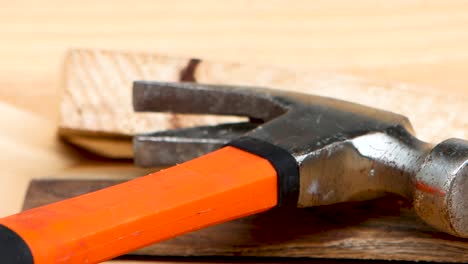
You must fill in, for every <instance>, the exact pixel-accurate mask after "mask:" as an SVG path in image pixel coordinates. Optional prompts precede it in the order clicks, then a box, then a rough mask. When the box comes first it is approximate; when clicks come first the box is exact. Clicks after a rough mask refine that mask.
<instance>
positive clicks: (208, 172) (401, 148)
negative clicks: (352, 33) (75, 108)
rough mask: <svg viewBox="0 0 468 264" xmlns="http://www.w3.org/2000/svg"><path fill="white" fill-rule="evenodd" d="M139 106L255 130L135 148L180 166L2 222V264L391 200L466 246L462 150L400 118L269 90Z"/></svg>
mask: <svg viewBox="0 0 468 264" xmlns="http://www.w3.org/2000/svg"><path fill="white" fill-rule="evenodd" d="M133 103H134V108H135V110H136V111H140V112H150V111H159V112H175V113H198V114H218V115H238V116H248V117H250V122H247V123H236V124H223V125H218V126H213V127H198V128H190V129H182V130H176V131H165V132H159V133H154V134H145V135H139V136H136V137H135V138H134V150H135V163H136V164H137V165H140V166H146V167H151V166H154V165H161V164H174V163H179V162H183V163H182V164H179V165H176V166H174V167H171V168H168V169H165V170H162V171H159V172H156V173H153V174H149V175H147V176H145V177H140V178H138V179H135V180H132V181H129V182H126V183H123V184H119V185H116V186H113V187H110V188H106V189H103V190H100V191H96V192H93V193H89V194H85V195H82V196H78V197H75V198H71V199H68V200H65V201H61V202H57V203H53V204H50V205H46V206H43V207H38V208H35V209H31V210H28V211H25V212H22V213H19V214H15V215H12V216H8V217H5V218H2V219H0V256H1V259H2V263H26V264H29V263H34V264H42V263H98V262H101V261H104V260H108V259H111V258H113V257H116V256H119V255H122V254H125V253H128V252H131V251H133V250H135V249H138V248H141V247H144V246H147V245H150V244H152V243H155V242H158V241H161V240H165V239H169V238H171V237H174V236H177V235H180V234H183V233H186V232H190V231H193V230H197V229H200V228H203V227H207V226H210V225H214V224H217V223H221V222H225V221H229V220H232V219H236V218H240V217H244V216H247V215H251V214H255V213H259V212H262V211H265V210H268V209H271V208H272V207H275V206H283V207H309V206H318V205H327V204H334V203H341V202H349V201H361V200H367V199H372V198H376V197H378V196H381V195H384V194H385V193H396V194H399V195H402V196H404V197H407V198H408V199H412V200H413V204H414V208H415V210H416V212H417V213H418V215H419V216H420V217H421V218H422V219H423V220H424V221H426V222H427V223H428V224H430V225H432V226H434V227H435V228H438V229H439V230H441V231H444V232H447V233H450V234H452V235H455V236H460V237H468V165H467V164H468V142H467V141H465V140H462V139H448V140H445V141H443V142H441V143H439V144H437V145H435V146H432V145H431V144H428V143H425V142H422V141H420V140H418V139H416V138H415V137H414V136H413V130H412V128H411V125H410V123H409V121H408V120H407V118H405V117H403V116H401V115H398V114H394V113H390V112H386V111H382V110H377V109H373V108H369V107H365V106H362V105H358V104H354V103H349V102H344V101H340V100H336V99H330V98H325V97H317V96H312V95H306V94H301V93H292V92H285V91H280V90H271V89H266V88H254V87H233V86H221V85H202V84H195V83H160V82H146V81H145V82H135V83H134V87H133ZM206 153H208V154H206ZM191 158H194V159H192V160H190V161H186V162H184V161H185V160H188V159H191Z"/></svg>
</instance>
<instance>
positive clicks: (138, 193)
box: [0, 147, 277, 264]
mask: <svg viewBox="0 0 468 264" xmlns="http://www.w3.org/2000/svg"><path fill="white" fill-rule="evenodd" d="M276 203H277V176H276V171H275V169H274V167H273V166H272V165H271V164H270V163H269V162H268V161H267V160H266V159H263V158H261V157H259V156H256V155H254V154H250V153H248V152H245V151H243V150H239V149H237V148H234V147H224V148H222V149H220V150H217V151H215V152H212V153H210V154H207V155H205V156H202V157H200V158H197V159H194V160H191V161H188V162H185V163H183V164H180V165H177V166H174V167H171V168H169V169H166V170H162V171H159V172H156V173H153V174H149V175H147V176H145V177H141V178H138V179H135V180H132V181H129V182H126V183H122V184H119V185H116V186H113V187H110V188H106V189H103V190H99V191H96V192H93V193H89V194H85V195H82V196H78V197H75V198H71V199H68V200H65V201H61V202H57V203H53V204H50V205H46V206H43V207H38V208H35V209H31V210H28V211H25V212H22V213H19V214H16V215H12V216H9V217H6V218H3V219H0V225H3V226H6V227H7V228H9V229H10V230H12V231H14V232H15V233H17V234H18V235H19V236H20V237H21V238H22V239H23V240H24V242H26V244H27V246H28V247H29V249H30V251H31V253H32V257H33V259H34V263H35V264H44V263H80V264H81V263H98V262H101V261H104V260H108V259H111V258H113V257H116V256H119V255H122V254H125V253H128V252H131V251H133V250H135V249H138V248H141V247H144V246H147V245H150V244H152V243H155V242H158V241H161V240H164V239H168V238H172V237H174V236H177V235H180V234H183V233H186V232H189V231H193V230H197V229H200V228H203V227H206V226H210V225H213V224H217V223H221V222H225V221H228V220H232V219H236V218H239V217H243V216H247V215H250V214H254V213H258V212H262V211H265V210H267V209H269V208H272V207H274V206H275V205H276Z"/></svg>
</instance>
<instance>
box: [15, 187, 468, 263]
mask: <svg viewBox="0 0 468 264" xmlns="http://www.w3.org/2000/svg"><path fill="white" fill-rule="evenodd" d="M120 182H122V181H115V180H34V181H32V182H31V184H30V186H29V190H28V193H27V196H26V199H25V204H24V208H25V209H28V208H33V207H37V206H40V205H44V204H47V203H51V202H54V201H58V200H62V199H65V198H69V197H72V196H76V195H79V194H83V193H87V192H90V191H94V190H98V189H100V188H104V187H107V186H111V185H114V184H117V183H120ZM134 254H140V255H153V256H236V257H288V258H289V257H291V258H301V257H312V258H346V259H377V260H409V261H437V262H468V239H461V238H457V237H453V236H450V235H447V234H444V233H442V232H438V231H437V230H435V229H433V228H431V227H429V226H428V225H426V224H425V223H423V222H422V221H421V220H420V219H419V218H418V217H417V216H416V215H415V213H414V212H413V211H412V210H411V207H410V205H409V203H408V202H407V201H405V200H402V199H401V198H399V197H395V196H389V197H385V198H382V199H378V200H374V201H367V202H360V203H347V204H337V205H332V206H322V207H316V208H308V209H273V210H270V211H268V212H265V213H262V214H258V215H255V216H251V217H246V218H243V219H239V220H236V221H231V222H228V223H224V224H219V225H216V226H213V227H209V228H205V229H203V230H199V231H196V232H192V233H189V234H186V235H183V236H179V237H176V238H173V239H171V240H168V241H164V242H162V243H157V244H155V245H152V246H150V247H147V248H144V249H141V250H138V251H136V252H135V253H134Z"/></svg>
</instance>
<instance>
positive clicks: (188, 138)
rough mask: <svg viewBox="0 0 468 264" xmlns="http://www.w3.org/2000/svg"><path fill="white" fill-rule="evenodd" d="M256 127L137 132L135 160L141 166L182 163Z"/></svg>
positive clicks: (248, 124) (193, 128) (238, 125)
mask: <svg viewBox="0 0 468 264" xmlns="http://www.w3.org/2000/svg"><path fill="white" fill-rule="evenodd" d="M255 127H256V125H255V124H253V123H249V122H242V123H228V124H221V125H217V126H199V127H192V128H184V129H176V130H169V131H162V132H156V133H149V134H140V135H137V136H135V137H134V139H133V149H134V153H135V154H134V162H135V164H136V165H137V166H140V167H156V166H161V165H173V164H178V163H182V162H184V161H187V160H191V159H194V158H196V157H199V156H201V155H204V154H206V153H209V152H212V151H214V150H216V149H219V148H221V147H222V146H224V145H226V144H227V143H229V142H230V141H231V140H233V139H235V138H238V137H240V136H242V135H244V134H245V133H247V132H249V131H250V130H252V129H254V128H255Z"/></svg>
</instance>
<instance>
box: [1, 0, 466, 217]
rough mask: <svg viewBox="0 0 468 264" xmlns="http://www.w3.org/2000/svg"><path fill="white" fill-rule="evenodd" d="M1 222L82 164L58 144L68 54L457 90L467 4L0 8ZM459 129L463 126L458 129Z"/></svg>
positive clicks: (18, 4)
mask: <svg viewBox="0 0 468 264" xmlns="http://www.w3.org/2000/svg"><path fill="white" fill-rule="evenodd" d="M0 6H1V8H0V36H2V37H1V41H0V58H1V60H0V120H1V125H0V126H1V129H0V147H1V148H2V150H3V153H2V154H1V155H0V165H1V166H2V171H1V172H0V216H2V215H7V214H9V213H12V212H14V211H17V210H18V209H19V208H20V205H21V202H22V199H23V195H24V191H25V187H26V185H27V183H28V181H29V179H30V178H31V177H43V176H48V175H56V174H57V172H58V171H60V170H62V169H64V168H67V167H70V166H73V165H74V164H77V163H78V162H80V160H81V159H82V158H81V157H80V156H79V155H75V154H74V153H72V152H73V151H72V150H70V149H68V148H67V147H64V146H62V145H61V144H60V143H58V142H57V140H56V138H55V136H54V131H55V126H56V124H57V117H58V102H59V99H60V96H61V89H60V87H61V64H62V62H63V58H64V55H65V52H66V51H67V50H68V49H70V48H106V49H117V50H141V51H156V52H159V53H167V54H171V55H180V56H185V57H193V56H195V57H202V58H207V59H211V60H217V61H233V62H243V63H255V64H264V65H278V66H288V67H297V68H301V69H311V68H313V69H322V70H324V71H333V72H344V73H351V74H355V75H359V76H363V77H365V78H370V79H376V80H380V81H388V82H400V83H402V84H404V83H413V84H419V85H422V86H425V87H427V89H441V90H443V91H446V92H447V93H450V92H462V93H468V88H467V87H466V85H467V84H468V74H467V68H468V2H466V1H456V0H452V1H422V0H421V1H419V0H415V1H406V0H397V1H370V0H369V1H368V0H364V1H338V0H327V1H307V0H304V1H292V0H291V1H280V0H269V1H258V0H238V1H229V2H228V1H215V0H202V1H188V0H186V1H159V0H144V1H124V0H112V1H111V0H103V1H90V0H84V1H83V0H81V1H77V0H70V1H59V0H49V1H31V0H29V1H28V0H26V1H25V0H16V1H4V0H2V1H1V4H0ZM467 129H468V128H467Z"/></svg>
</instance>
